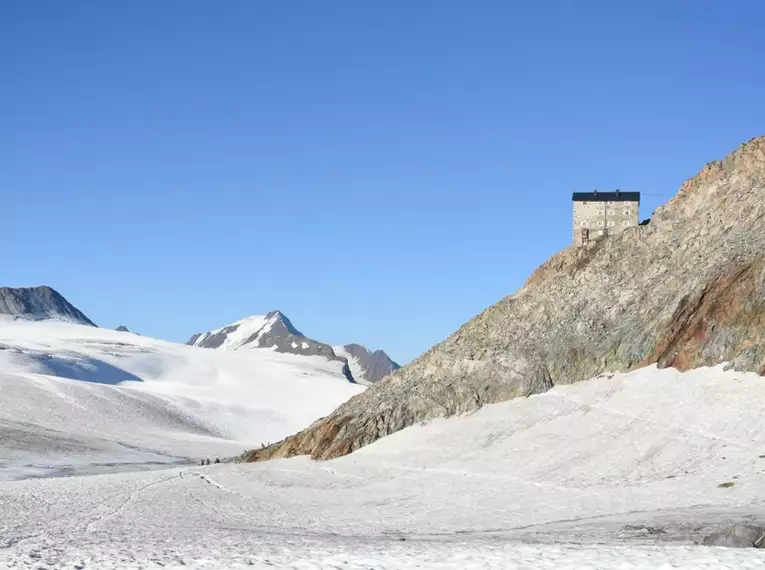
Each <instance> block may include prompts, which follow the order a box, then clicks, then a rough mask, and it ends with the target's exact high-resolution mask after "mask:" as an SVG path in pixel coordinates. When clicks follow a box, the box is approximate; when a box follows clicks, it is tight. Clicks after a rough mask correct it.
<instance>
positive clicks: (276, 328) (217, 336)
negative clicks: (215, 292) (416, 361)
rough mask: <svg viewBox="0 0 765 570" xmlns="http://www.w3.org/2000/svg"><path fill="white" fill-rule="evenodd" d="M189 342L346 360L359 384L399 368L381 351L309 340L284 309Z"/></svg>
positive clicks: (217, 330) (351, 378)
mask: <svg viewBox="0 0 765 570" xmlns="http://www.w3.org/2000/svg"><path fill="white" fill-rule="evenodd" d="M186 344H188V345H190V346H196V347H200V348H212V349H221V350H250V349H256V348H260V349H271V350H275V351H277V352H285V353H290V354H298V355H302V356H322V357H324V358H327V359H329V360H341V361H344V362H345V363H346V367H347V370H346V377H348V379H349V380H351V381H353V382H356V383H358V384H372V383H374V382H377V381H379V380H381V379H382V378H383V377H385V376H387V375H388V374H390V373H391V372H393V371H394V370H397V369H398V368H399V365H398V364H396V363H395V362H393V361H392V360H391V359H390V358H389V357H388V355H387V354H385V352H384V351H382V350H376V351H374V352H370V351H369V350H367V349H366V348H364V347H363V346H361V345H359V344H348V345H345V346H336V347H332V346H330V345H328V344H325V343H323V342H319V341H316V340H313V339H310V338H308V337H307V336H305V335H304V334H303V333H301V332H300V331H299V330H298V329H297V328H295V326H294V325H293V324H292V322H291V321H290V320H289V319H288V318H287V316H286V315H284V313H282V312H281V311H271V312H269V313H267V314H265V315H254V316H251V317H247V318H246V319H242V320H240V321H237V322H235V323H232V324H230V325H228V326H225V327H221V328H219V329H214V330H211V331H209V332H205V333H197V334H195V335H194V336H192V337H191V338H190V339H189V340H188V342H187V343H186Z"/></svg>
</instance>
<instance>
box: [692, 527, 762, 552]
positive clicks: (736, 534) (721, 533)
mask: <svg viewBox="0 0 765 570" xmlns="http://www.w3.org/2000/svg"><path fill="white" fill-rule="evenodd" d="M701 544H703V545H704V546H725V547H727V548H765V527H761V526H753V525H748V524H734V525H731V526H729V527H726V528H722V529H720V530H718V531H717V532H715V533H713V534H710V535H709V536H707V537H706V538H704V540H703V541H702V542H701Z"/></svg>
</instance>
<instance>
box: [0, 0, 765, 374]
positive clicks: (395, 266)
mask: <svg viewBox="0 0 765 570" xmlns="http://www.w3.org/2000/svg"><path fill="white" fill-rule="evenodd" d="M763 21H765V3H762V2H758V1H756V0H751V1H743V0H742V1H735V2H723V1H713V0H709V1H707V2H703V3H702V2H695V1H691V0H688V1H680V0H677V1H671V2H667V1H665V0H661V1H657V0H649V1H641V2H613V1H597V2H596V1H581V2H573V1H571V2H562V1H561V2H552V1H539V2H510V1H508V0H498V1H490V0H481V1H479V2H468V1H467V0H463V1H459V2H457V1H449V0H416V1H414V2H412V1H408V0H407V1H404V0H385V1H379V2H372V1H370V2H357V1H351V0H347V1H331V0H330V1H325V0H322V1H321V2H314V1H308V0H302V1H293V2H276V1H270V2H268V1H265V0H263V1H251V0H241V1H237V0H227V1H226V2H210V1H205V2H201V1H194V0H175V1H173V0H163V1H162V2H154V1H146V0H144V1H137V0H134V1H131V2H100V1H95V0H93V1H77V0H72V1H69V2H60V1H58V0H55V1H54V0H48V1H42V0H30V1H27V0H7V1H5V2H3V3H2V4H0V54H2V56H0V73H1V74H2V75H1V76H2V78H3V82H2V83H3V87H2V89H1V90H0V204H2V206H1V208H2V209H1V210H0V212H1V213H2V218H0V219H1V220H2V224H0V239H2V243H3V244H4V248H3V250H4V251H3V255H2V266H0V282H1V283H0V284H3V285H8V286H28V285H38V284H48V285H51V286H53V287H55V288H57V289H58V290H59V291H60V292H62V293H63V294H64V295H65V296H67V298H69V299H70V300H71V301H72V302H73V303H75V304H76V305H77V306H78V307H79V308H80V309H82V310H83V311H84V312H85V313H86V314H87V315H88V316H90V317H91V318H92V319H93V320H95V321H96V322H97V323H99V324H100V325H102V326H108V327H114V326H117V325H118V324H126V325H128V326H129V327H130V328H131V329H133V330H137V331H139V332H142V333H144V334H148V335H152V336H157V337H160V338H166V339H170V340H177V341H185V340H186V339H187V338H188V337H189V336H190V335H191V334H192V333H194V332H198V331H202V330H207V329H210V328H213V327H217V326H221V325H224V324H227V323H229V322H231V321H234V320H237V319H239V318H242V317H244V316H247V315H250V314H255V313H262V312H265V311H268V310H269V309H273V308H278V309H281V310H282V311H283V312H284V313H285V314H287V315H288V316H290V318H291V319H292V321H293V322H294V324H295V325H296V326H297V327H298V328H300V329H301V330H303V332H305V333H306V334H308V335H309V336H311V337H313V338H316V339H319V340H322V341H326V342H332V343H346V342H360V343H363V344H365V345H367V346H369V347H371V348H384V349H386V350H387V351H388V352H389V353H390V354H391V355H392V356H393V357H394V358H396V359H398V360H399V361H402V362H406V361H408V360H410V359H412V358H414V357H416V356H417V355H418V354H420V353H421V352H423V351H424V350H426V349H427V348H429V347H430V346H431V345H433V344H435V343H437V342H439V341H440V340H442V339H444V338H445V337H446V336H448V335H449V334H450V333H451V332H452V331H454V330H455V329H456V328H457V327H458V326H459V325H460V324H462V323H463V322H465V321H466V320H468V319H469V318H471V317H472V316H473V315H475V314H477V313H478V312H480V311H481V310H483V309H484V308H485V307H487V306H489V305H491V304H492V303H494V302H495V301H497V300H498V299H500V298H501V297H503V296H504V295H507V294H509V293H512V292H513V291H514V290H516V289H517V288H518V287H520V286H521V284H522V283H523V281H524V280H525V278H526V277H527V276H528V274H529V273H530V272H531V271H532V270H533V269H534V268H535V267H536V266H537V265H539V264H540V263H542V262H543V261H544V260H546V259H547V258H548V257H549V256H550V255H551V254H553V253H555V252H557V251H559V250H561V249H563V248H565V247H567V246H568V244H569V241H570V239H571V191H572V190H580V191H583V190H591V189H593V188H599V189H602V190H610V189H614V188H621V189H627V190H637V191H641V192H643V193H644V197H643V204H642V208H641V209H642V217H646V216H648V215H650V213H651V211H652V210H653V209H654V208H655V207H656V206H657V205H659V204H661V203H662V202H664V201H666V200H667V199H668V198H669V197H670V196H671V195H672V194H673V193H674V192H675V191H676V190H677V188H678V187H679V186H680V184H681V183H682V182H683V181H684V180H685V179H686V178H688V177H690V176H692V175H693V174H695V173H696V172H697V171H698V170H699V169H700V168H701V167H702V166H703V165H704V164H705V163H706V162H708V161H710V160H714V159H718V158H722V157H723V156H724V155H725V154H727V153H728V152H729V151H730V150H732V149H734V148H735V147H736V146H737V145H738V144H740V143H742V142H744V141H746V140H748V139H749V138H751V137H753V136H757V135H761V134H763V133H765V105H763V93H765V74H763V73H762V66H763V60H764V59H765V57H764V56H765V43H763V38H762V22H763Z"/></svg>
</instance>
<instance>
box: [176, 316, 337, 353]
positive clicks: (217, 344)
mask: <svg viewBox="0 0 765 570" xmlns="http://www.w3.org/2000/svg"><path fill="white" fill-rule="evenodd" d="M186 344H189V345H191V346H198V347H201V348H219V349H224V350H240V349H254V348H270V349H271V350H275V351H277V352H289V353H292V354H301V355H304V356H323V357H325V358H329V359H331V360H336V359H337V356H336V355H335V353H334V351H333V350H332V347H331V346H329V345H328V344H324V343H321V342H317V341H315V340H311V339H310V338H307V337H306V336H305V335H304V334H303V333H301V332H300V331H299V330H298V329H296V328H295V326H294V325H293V324H292V322H291V321H290V320H289V319H288V318H287V317H286V315H284V313H282V312H281V311H270V312H268V313H266V314H265V315H253V316H251V317H247V318H246V319H242V320H240V321H237V322H235V323H232V324H230V325H228V326H226V327H223V328H219V329H215V330H212V331H210V332H206V333H199V334H195V335H194V336H193V337H191V339H189V341H188V342H187V343H186Z"/></svg>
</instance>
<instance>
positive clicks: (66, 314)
mask: <svg viewBox="0 0 765 570" xmlns="http://www.w3.org/2000/svg"><path fill="white" fill-rule="evenodd" d="M0 315H9V316H12V317H14V318H18V319H28V320H33V321H36V320H46V319H57V320H62V321H67V322H72V323H77V324H81V325H89V326H96V325H95V324H94V323H93V321H91V320H90V319H89V318H88V317H86V316H85V315H84V314H83V313H82V312H81V311H80V310H79V309H78V308H77V307H75V306H74V305H72V304H71V303H70V302H69V301H67V300H66V299H64V297H62V296H61V295H60V294H59V293H58V291H56V290H55V289H52V288H50V287H47V286H45V285H43V286H42V287H20V288H12V287H0Z"/></svg>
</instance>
